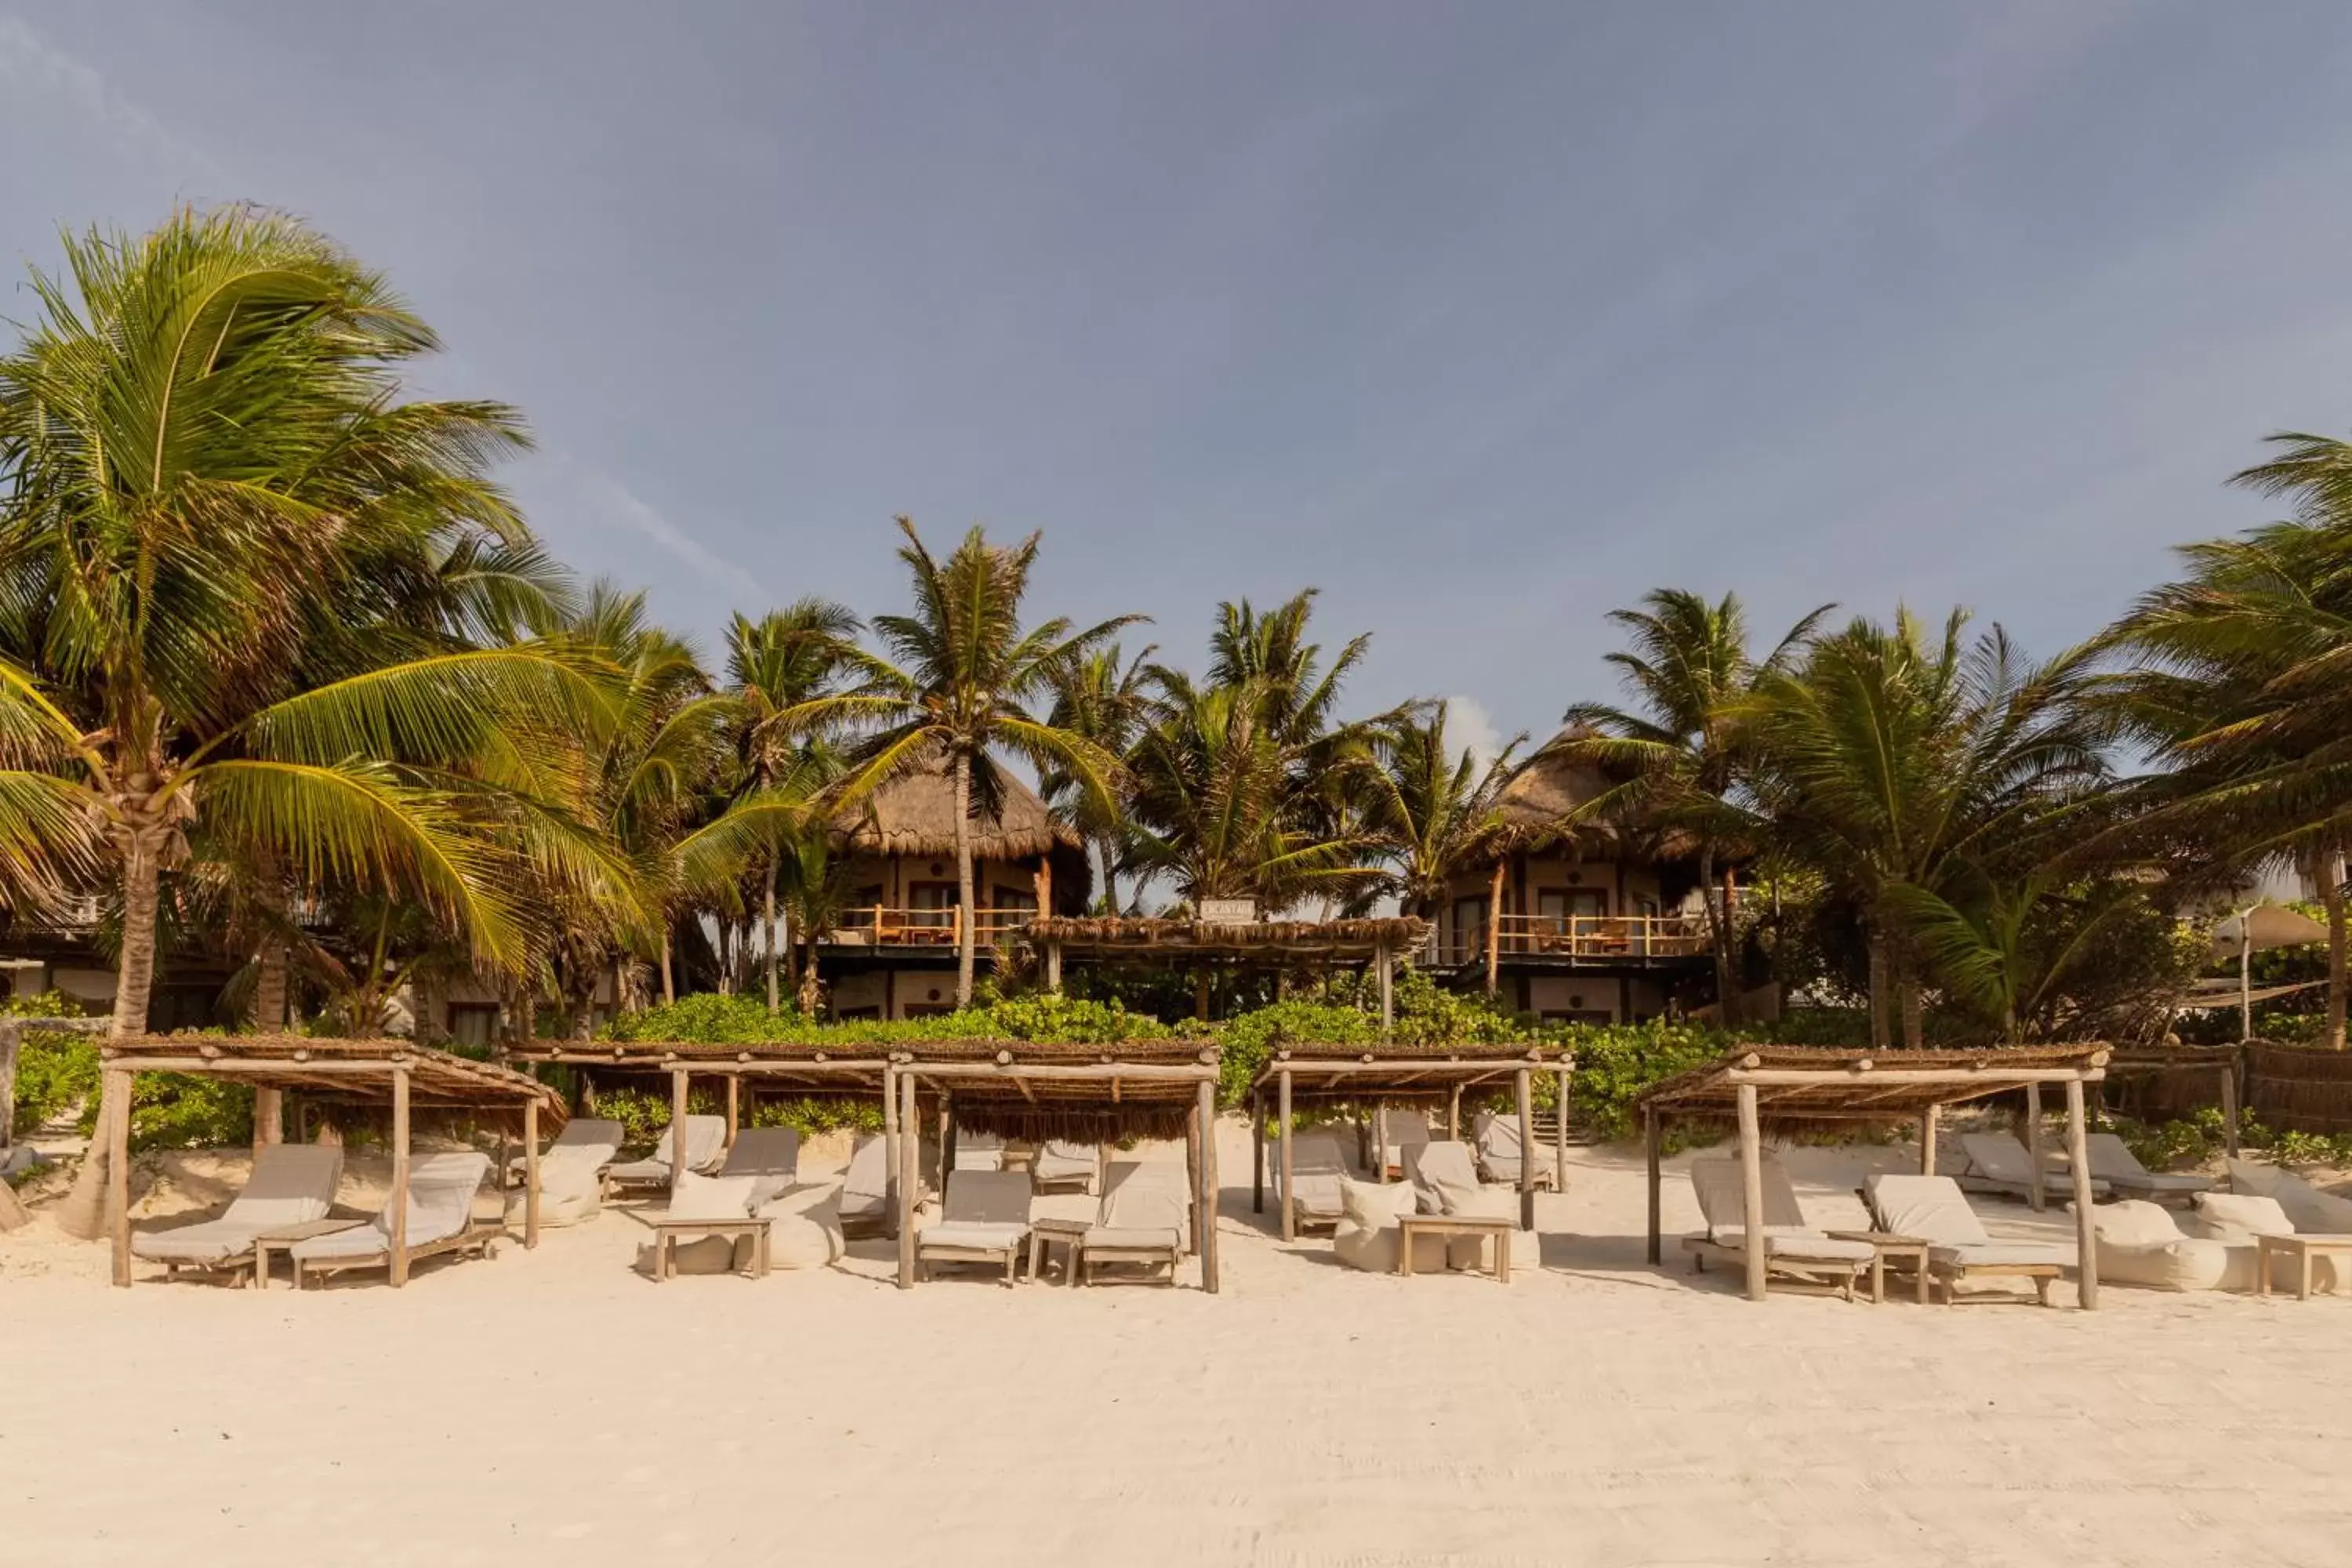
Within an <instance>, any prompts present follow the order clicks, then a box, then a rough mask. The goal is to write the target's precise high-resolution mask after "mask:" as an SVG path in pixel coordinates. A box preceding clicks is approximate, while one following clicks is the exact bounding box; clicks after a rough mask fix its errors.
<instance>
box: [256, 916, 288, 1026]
mask: <svg viewBox="0 0 2352 1568" xmlns="http://www.w3.org/2000/svg"><path fill="white" fill-rule="evenodd" d="M289 967H290V966H289V964H288V963H287V954H286V947H285V944H284V943H282V942H278V941H277V940H276V939H275V938H273V939H272V940H270V941H268V942H264V943H262V945H261V951H260V952H258V953H257V954H256V955H255V958H254V974H253V1017H252V1024H253V1028H254V1031H255V1032H256V1033H257V1034H264V1035H274V1034H277V1033H278V1032H279V1031H280V1030H282V1029H284V1028H285V1027H286V991H287V984H286V982H287V973H288V970H289Z"/></svg>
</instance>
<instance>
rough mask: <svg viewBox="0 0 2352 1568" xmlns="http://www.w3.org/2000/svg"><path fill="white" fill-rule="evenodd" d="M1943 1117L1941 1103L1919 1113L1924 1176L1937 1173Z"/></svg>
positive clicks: (1742, 1087)
mask: <svg viewBox="0 0 2352 1568" xmlns="http://www.w3.org/2000/svg"><path fill="white" fill-rule="evenodd" d="M1750 1087H1751V1086H1750V1085H1748V1084H1741V1085H1740V1086H1739V1091H1740V1092H1741V1093H1742V1094H1745V1093H1747V1092H1748V1089H1749V1088H1750ZM1943 1119H1944V1108H1943V1107H1942V1106H1940V1105H1931V1106H1929V1107H1928V1108H1927V1110H1923V1111H1921V1112H1920V1113H1919V1173H1920V1174H1921V1175H1923V1176H1932V1175H1934V1174H1935V1173H1936V1129H1937V1125H1938V1124H1939V1123H1940V1122H1941V1121H1943Z"/></svg>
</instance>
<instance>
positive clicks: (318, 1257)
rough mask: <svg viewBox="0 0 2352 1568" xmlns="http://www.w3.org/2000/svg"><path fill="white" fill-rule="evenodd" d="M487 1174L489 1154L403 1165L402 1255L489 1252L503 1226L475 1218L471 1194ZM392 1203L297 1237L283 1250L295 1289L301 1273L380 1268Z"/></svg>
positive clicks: (385, 1259) (387, 1247)
mask: <svg viewBox="0 0 2352 1568" xmlns="http://www.w3.org/2000/svg"><path fill="white" fill-rule="evenodd" d="M489 1173H490V1157H489V1156H488V1154H475V1153H463V1154H427V1155H425V1157H424V1158H422V1159H420V1160H415V1161H412V1162H410V1163H409V1167H408V1237H407V1239H408V1248H407V1260H408V1261H409V1262H410V1263H414V1262H415V1261H416V1260H417V1259H418V1258H430V1257H432V1256H434V1255H435V1254H436V1253H442V1252H457V1253H467V1252H474V1253H479V1254H481V1255H482V1256H484V1257H488V1256H490V1255H491V1253H492V1251H493V1250H494V1249H495V1248H496V1247H497V1245H498V1243H499V1238H500V1237H503V1236H505V1235H506V1229H505V1226H502V1225H496V1224H484V1223H482V1222H479V1221H477V1220H476V1219H475V1218H474V1194H476V1193H477V1192H478V1191H479V1190H480V1189H481V1185H482V1181H483V1178H485V1177H487V1176H488V1174H489ZM392 1225H393V1208H392V1205H391V1204H390V1203H389V1202H387V1203H386V1204H385V1205H383V1209H381V1210H380V1211H378V1213H377V1215H376V1216H375V1218H373V1219H372V1220H366V1221H362V1223H360V1224H357V1225H354V1226H351V1227H349V1228H348V1229H344V1230H336V1231H329V1232H328V1233H327V1234H326V1235H324V1236H314V1237H309V1238H308V1239H306V1240H302V1241H298V1242H296V1243H295V1244H294V1245H293V1246H292V1247H288V1248H287V1249H286V1255H287V1256H288V1257H289V1258H292V1259H293V1260H294V1288H295V1289H297V1290H299V1289H301V1288H302V1281H303V1279H304V1278H305V1277H306V1276H318V1275H323V1274H334V1273H340V1272H341V1271H342V1270H344V1269H346V1268H385V1267H387V1266H388V1265H389V1264H390V1263H391V1261H392Z"/></svg>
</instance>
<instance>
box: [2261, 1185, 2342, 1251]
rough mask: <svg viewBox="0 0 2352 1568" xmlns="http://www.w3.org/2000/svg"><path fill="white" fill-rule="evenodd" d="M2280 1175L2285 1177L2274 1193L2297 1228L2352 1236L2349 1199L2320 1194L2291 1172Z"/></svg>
mask: <svg viewBox="0 0 2352 1568" xmlns="http://www.w3.org/2000/svg"><path fill="white" fill-rule="evenodd" d="M2282 1174H2283V1175H2284V1180H2283V1181H2281V1182H2280V1183H2279V1184H2278V1189H2277V1191H2276V1193H2275V1194H2273V1195H2274V1196H2275V1197H2276V1198H2277V1199H2278V1206H2279V1207H2281V1208H2283V1209H2284V1210H2285V1211H2286V1217H2287V1218H2289V1219H2291V1220H2293V1221H2294V1228H2295V1229H2296V1230H2298V1231H2300V1232H2302V1233H2303V1234H2304V1235H2305V1236H2352V1198H2339V1197H2337V1196H2336V1194H2333V1193H2323V1192H2321V1191H2320V1190H2319V1189H2318V1188H2317V1187H2315V1186H2313V1185H2312V1184H2310V1183H2309V1182H2306V1181H2305V1180H2304V1179H2303V1178H2302V1177H2301V1176H2298V1175H2296V1174H2294V1173H2293V1172H2291V1171H2290V1172H2284V1173H2282Z"/></svg>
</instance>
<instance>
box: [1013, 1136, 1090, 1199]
mask: <svg viewBox="0 0 2352 1568" xmlns="http://www.w3.org/2000/svg"><path fill="white" fill-rule="evenodd" d="M1099 1163H1100V1162H1099V1161H1098V1159H1097V1155H1096V1153H1095V1150H1094V1148H1093V1146H1092V1145H1091V1144H1087V1143H1072V1142H1067V1141H1066V1140H1064V1139H1060V1138H1049V1139H1047V1140H1046V1141H1045V1143H1044V1145H1043V1146H1041V1147H1040V1148H1039V1149H1038V1151H1037V1157H1036V1160H1035V1161H1034V1163H1032V1164H1031V1165H1030V1167H1029V1179H1030V1181H1031V1183H1032V1184H1034V1186H1035V1187H1036V1189H1037V1191H1039V1192H1041V1193H1055V1192H1077V1193H1086V1192H1092V1191H1093V1190H1094V1184H1095V1175H1096V1173H1097V1166H1098V1164H1099ZM1106 1195H1108V1194H1106Z"/></svg>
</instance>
